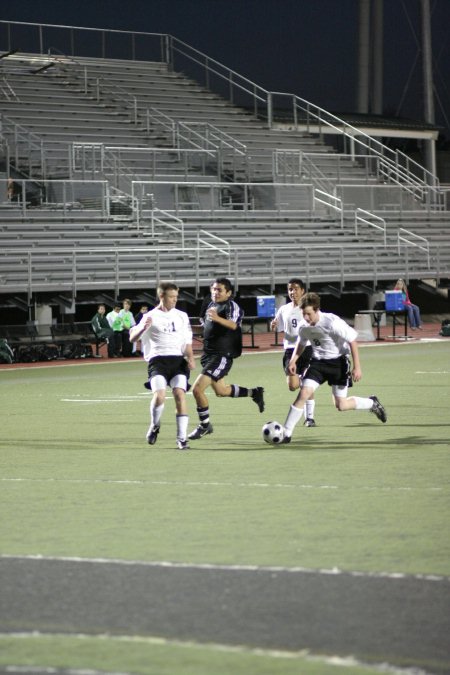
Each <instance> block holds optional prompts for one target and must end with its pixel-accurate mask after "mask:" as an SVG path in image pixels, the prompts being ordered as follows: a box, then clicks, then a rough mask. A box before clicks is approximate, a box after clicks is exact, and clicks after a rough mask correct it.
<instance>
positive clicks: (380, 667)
mask: <svg viewBox="0 0 450 675" xmlns="http://www.w3.org/2000/svg"><path fill="white" fill-rule="evenodd" d="M11 638H13V639H16V640H21V639H22V640H23V639H35V640H54V639H57V640H64V639H75V640H80V641H89V640H98V641H106V642H109V643H114V642H118V643H122V642H125V643H130V646H131V645H133V644H144V645H148V646H150V647H153V646H155V647H175V648H179V649H197V650H207V651H211V652H224V653H229V654H237V655H239V654H250V655H252V656H255V657H266V658H271V659H291V660H293V659H302V660H305V661H311V662H315V663H323V664H326V665H333V666H340V667H343V668H368V669H369V670H373V671H375V672H377V673H388V675H429V674H428V672H427V671H425V670H423V669H421V668H415V667H413V668H398V667H396V666H391V665H390V664H388V663H365V662H364V661H360V660H358V659H356V658H355V657H354V656H324V655H318V654H313V653H312V652H311V651H310V650H309V649H302V650H301V651H292V652H289V651H287V650H277V649H262V648H258V647H247V646H244V645H225V644H218V643H213V642H208V643H204V644H203V643H201V642H192V641H182V640H169V639H167V638H162V637H155V636H152V635H149V636H140V635H110V634H109V633H107V634H104V633H102V634H98V635H88V634H85V633H41V632H39V631H32V632H29V633H26V632H20V633H0V640H10V639H11ZM25 668H26V666H25ZM39 671H40V672H46V670H45V669H42V671H41V669H39ZM7 672H9V671H7ZM10 672H12V673H32V672H33V671H32V670H22V669H21V667H20V669H19V670H11V671H10ZM48 672H49V673H52V672H55V671H54V670H53V669H49V670H48ZM64 672H65V673H67V675H78V674H80V675H97V672H98V671H93V670H89V671H86V670H82V671H79V670H73V669H71V670H65V671H64ZM101 672H102V673H103V672H104V671H101ZM105 675H108V674H107V673H106V674H105ZM114 675H124V674H121V673H116V672H115V673H114Z"/></svg>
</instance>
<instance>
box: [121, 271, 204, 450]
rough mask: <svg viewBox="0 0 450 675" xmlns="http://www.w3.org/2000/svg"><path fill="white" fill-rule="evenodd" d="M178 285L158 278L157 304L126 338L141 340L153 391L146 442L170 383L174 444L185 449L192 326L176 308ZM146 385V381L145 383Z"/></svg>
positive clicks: (154, 433) (192, 360) (192, 364)
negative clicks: (174, 428)
mask: <svg viewBox="0 0 450 675" xmlns="http://www.w3.org/2000/svg"><path fill="white" fill-rule="evenodd" d="M178 292H179V288H178V286H177V285H176V284H174V283H172V282H161V283H160V284H159V286H158V289H157V294H158V298H159V304H158V305H157V306H156V307H155V308H154V309H152V310H151V311H150V312H147V313H146V314H144V315H143V316H142V319H141V320H140V322H139V323H138V324H137V325H136V326H134V327H133V328H131V330H130V342H137V341H138V340H140V341H141V348H142V351H143V354H144V359H145V361H147V363H148V383H149V388H150V389H151V390H152V392H153V397H152V400H151V403H150V427H149V429H148V431H147V442H148V443H149V444H150V445H154V444H155V443H156V440H157V438H158V434H159V430H160V426H161V417H162V414H163V411H164V405H165V398H166V389H167V386H170V387H171V389H172V392H173V396H174V399H175V407H176V424H177V439H176V443H177V448H178V450H187V449H188V448H189V445H188V442H187V440H186V436H187V428H188V421H189V418H188V413H187V404H186V391H187V387H188V379H189V371H190V370H193V369H194V368H195V358H194V352H193V350H192V329H191V325H190V323H189V317H188V315H187V314H186V312H182V311H180V310H179V309H176V304H177V300H178ZM146 386H147V385H146Z"/></svg>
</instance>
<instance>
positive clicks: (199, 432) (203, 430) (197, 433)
mask: <svg viewBox="0 0 450 675" xmlns="http://www.w3.org/2000/svg"><path fill="white" fill-rule="evenodd" d="M212 432H213V425H212V424H211V423H210V422H208V424H207V425H206V427H204V426H203V425H201V424H199V425H198V427H197V428H196V429H194V431H191V433H190V434H189V436H188V438H189V439H190V440H191V441H197V440H198V439H199V438H202V436H206V435H207V434H212Z"/></svg>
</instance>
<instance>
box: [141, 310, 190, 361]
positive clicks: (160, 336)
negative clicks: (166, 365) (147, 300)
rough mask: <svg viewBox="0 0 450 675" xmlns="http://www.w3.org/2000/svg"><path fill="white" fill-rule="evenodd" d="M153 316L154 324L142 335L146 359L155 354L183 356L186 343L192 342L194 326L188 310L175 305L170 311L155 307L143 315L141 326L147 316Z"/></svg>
mask: <svg viewBox="0 0 450 675" xmlns="http://www.w3.org/2000/svg"><path fill="white" fill-rule="evenodd" d="M148 315H150V316H151V317H152V325H151V326H150V327H149V328H147V330H146V331H145V332H144V333H143V334H142V335H141V338H140V340H141V346H142V351H143V353H144V359H145V360H146V361H150V359H152V358H153V357H154V356H183V354H184V352H185V349H186V345H190V344H192V328H191V325H190V323H189V317H188V315H187V314H186V312H182V311H181V310H179V309H176V308H175V307H174V308H173V309H171V310H169V311H168V312H163V311H162V310H161V309H158V308H155V309H152V310H151V311H150V312H147V313H146V314H144V315H143V317H142V319H141V320H140V322H139V326H143V325H144V323H145V319H146V317H148Z"/></svg>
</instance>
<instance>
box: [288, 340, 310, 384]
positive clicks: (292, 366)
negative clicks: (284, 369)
mask: <svg viewBox="0 0 450 675" xmlns="http://www.w3.org/2000/svg"><path fill="white" fill-rule="evenodd" d="M305 347H306V345H304V344H302V342H301V339H300V337H298V338H297V342H296V343H295V347H294V351H293V352H292V356H291V359H290V361H289V365H288V371H289V373H290V374H291V375H295V373H296V372H297V361H298V360H299V358H300V356H301V355H302V354H303V352H304V350H305Z"/></svg>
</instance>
